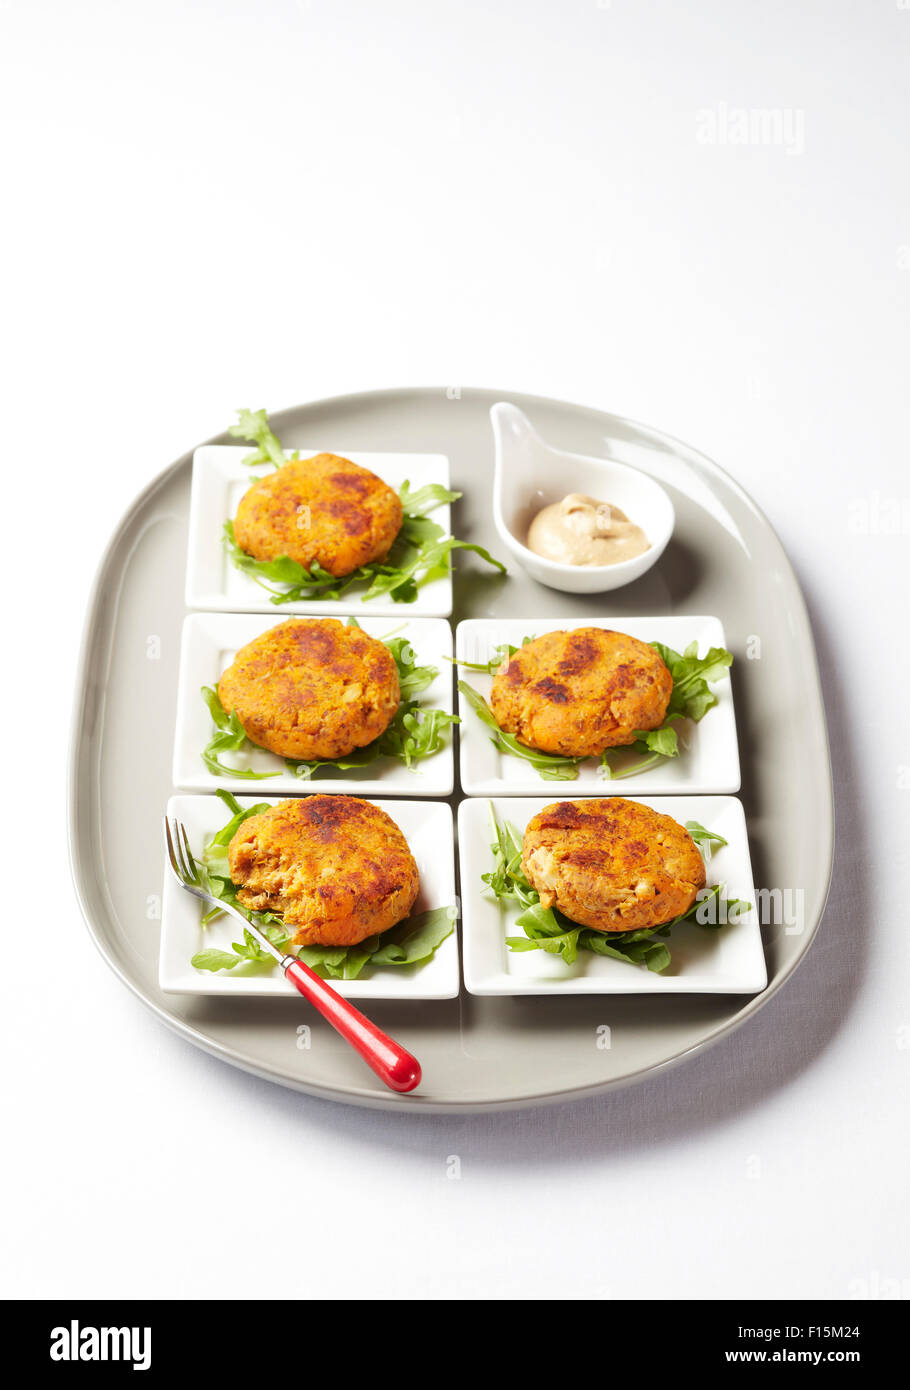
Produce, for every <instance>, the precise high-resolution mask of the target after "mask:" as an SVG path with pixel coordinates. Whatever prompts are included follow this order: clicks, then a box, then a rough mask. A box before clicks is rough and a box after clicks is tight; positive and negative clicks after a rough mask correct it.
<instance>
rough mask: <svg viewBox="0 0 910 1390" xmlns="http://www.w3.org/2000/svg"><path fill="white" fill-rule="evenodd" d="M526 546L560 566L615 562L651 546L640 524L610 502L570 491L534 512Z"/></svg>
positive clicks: (630, 557) (637, 553) (640, 552)
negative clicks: (559, 499)
mask: <svg viewBox="0 0 910 1390" xmlns="http://www.w3.org/2000/svg"><path fill="white" fill-rule="evenodd" d="M527 544H528V549H529V550H533V551H534V554H535V555H542V556H543V558H544V559H545V560H555V561H556V562H557V563H558V564H560V565H617V564H619V562H620V561H621V560H632V559H634V558H635V556H636V555H642V554H644V552H645V551H646V550H650V549H651V542H650V541H649V540H648V538H647V536H646V535H645V533H644V531H643V530H642V529H641V527H640V526H636V525H635V522H634V521H630V520H629V518H628V517H627V516H626V514H625V512H622V511H620V509H619V507H614V506H612V505H611V504H610V503H609V502H598V501H597V499H596V498H594V497H584V496H583V495H582V494H581V493H579V492H570V493H569V495H568V497H564V498H563V499H562V501H561V502H554V503H553V504H552V505H551V506H549V507H544V508H543V509H542V510H541V511H539V512H538V513H537V515H536V516H535V518H534V520H533V521H532V522H531V525H530V527H529V529H528V541H527Z"/></svg>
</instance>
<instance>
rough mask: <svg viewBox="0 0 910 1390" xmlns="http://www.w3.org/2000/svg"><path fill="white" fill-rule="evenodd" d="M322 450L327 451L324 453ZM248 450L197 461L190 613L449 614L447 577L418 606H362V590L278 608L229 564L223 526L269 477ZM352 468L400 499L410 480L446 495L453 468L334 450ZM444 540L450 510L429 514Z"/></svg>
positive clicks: (209, 453)
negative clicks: (250, 462) (253, 464)
mask: <svg viewBox="0 0 910 1390" xmlns="http://www.w3.org/2000/svg"><path fill="white" fill-rule="evenodd" d="M323 447H324V446H323ZM251 451H252V450H251V446H250V445H239V446H238V445H234V444H204V445H202V447H201V448H199V449H197V450H196V452H195V453H194V455H193V482H192V491H191V494H190V527H189V550H188V555H187V566H186V606H187V608H203V609H208V610H210V611H212V612H220V613H231V612H233V613H271V612H273V611H274V612H275V613H276V614H277V615H278V616H279V617H280V616H281V615H282V614H283V615H284V616H285V617H290V616H291V615H292V614H300V613H302V614H307V613H310V614H312V613H319V612H325V611H328V612H330V613H333V614H336V615H345V614H351V613H353V614H354V615H355V616H356V617H358V618H359V617H360V616H361V615H362V614H365V613H370V614H372V615H373V616H378V617H382V616H384V615H389V614H394V615H395V616H399V615H401V616H405V615H407V616H412V617H424V618H427V617H433V618H445V617H448V615H449V614H450V613H451V611H452V578H451V575H446V576H444V577H443V578H441V579H432V580H430V581H429V583H427V584H425V585H423V586H422V587H421V588H420V589H419V590H418V593H417V598H416V599H415V600H414V602H413V603H395V602H394V600H392V599H390V598H389V597H388V596H387V595H380V596H379V597H378V598H375V599H370V600H369V602H368V603H364V601H363V597H362V594H363V586H360V588H359V589H356V588H352V589H351V590H350V591H349V592H348V593H347V594H345V595H344V596H343V597H342V598H339V599H325V598H322V599H320V598H318V597H317V598H313V599H309V600H307V599H304V600H301V601H300V602H298V603H282V604H273V603H272V602H271V599H270V596H269V594H268V592H267V590H265V589H263V588H262V587H261V586H260V585H259V584H257V583H256V581H255V580H254V579H253V578H251V576H250V575H248V574H244V573H243V572H242V571H241V570H238V569H237V568H235V566H234V565H233V564H232V563H231V559H230V556H229V555H228V554H227V552H226V551H225V548H224V545H223V542H222V535H223V529H224V523H225V522H226V521H229V520H232V519H233V517H234V516H235V515H236V512H237V506H238V503H239V502H240V499H241V497H242V496H243V495H244V493H245V492H246V491H247V489H248V488H249V487H250V486H251V485H252V483H253V482H254V481H255V480H256V478H258V477H262V476H263V472H264V470H262V469H260V468H255V469H251V468H248V467H247V466H246V464H244V462H243V460H244V458H246V457H248V455H249V454H250V453H251ZM297 452H298V453H299V454H300V457H301V458H309V457H310V456H311V455H313V454H318V453H319V452H320V448H319V447H317V448H312V449H299V450H297ZM332 452H333V453H338V454H342V455H343V456H344V457H345V458H347V459H350V460H351V462H352V463H359V464H360V465H361V466H362V467H363V468H369V469H370V470H371V471H372V472H373V473H375V474H376V475H377V476H378V477H380V478H382V480H383V482H386V483H388V485H389V487H393V488H395V490H396V491H397V490H398V489H399V488H400V487H401V485H402V483H403V482H405V480H408V481H409V482H410V483H411V486H412V488H414V489H415V490H416V489H417V488H419V487H424V486H425V485H426V484H427V483H440V484H441V485H442V486H443V487H445V488H448V487H449V460H448V459H447V458H446V456H445V455H444V454H374V453H363V452H362V451H361V450H359V449H357V450H354V451H353V452H348V451H345V450H344V449H339V448H332ZM430 517H431V520H433V521H436V522H438V523H439V525H440V526H441V527H442V529H443V532H444V534H445V535H449V534H450V533H451V529H452V509H451V507H450V506H448V505H445V506H442V507H437V508H436V510H435V511H433V512H432V513H431V514H430Z"/></svg>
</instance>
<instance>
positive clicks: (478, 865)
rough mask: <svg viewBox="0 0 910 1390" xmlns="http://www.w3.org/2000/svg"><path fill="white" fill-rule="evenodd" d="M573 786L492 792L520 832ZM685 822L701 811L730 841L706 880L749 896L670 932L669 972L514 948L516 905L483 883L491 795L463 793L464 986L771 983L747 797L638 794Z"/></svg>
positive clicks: (693, 988) (488, 864)
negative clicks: (516, 793) (721, 915)
mask: <svg viewBox="0 0 910 1390" xmlns="http://www.w3.org/2000/svg"><path fill="white" fill-rule="evenodd" d="M576 799H579V798H578V797H577V796H575V795H566V794H565V792H563V794H562V795H561V796H550V797H535V798H526V797H521V798H509V797H497V798H493V799H492V805H493V808H494V810H495V812H496V816H497V819H498V820H499V822H500V824H501V823H502V822H503V821H504V820H508V821H511V822H512V824H513V825H514V826H515V827H516V828H517V830H518V831H519V833H520V834H523V833H524V831H525V828H526V827H527V824H528V821H529V820H530V819H531V817H532V816H534V815H536V814H537V812H538V811H542V810H543V808H544V807H545V806H549V805H550V804H552V802H553V801H556V800H561V801H568V800H576ZM631 799H634V800H635V801H640V802H641V803H642V804H643V805H645V806H650V807H651V808H652V809H653V810H655V811H659V812H661V813H662V814H663V815H668V816H672V817H673V818H674V820H677V821H679V822H680V823H681V824H683V823H684V822H685V821H687V820H696V821H699V822H700V823H701V824H702V825H704V826H705V827H706V828H707V829H708V830H712V831H714V832H715V833H716V834H718V835H722V836H723V838H724V839H725V840H726V841H727V842H728V843H727V844H726V845H725V846H724V847H723V848H721V849H716V850H715V851H714V853H713V855H712V856H711V860H710V862H709V864H708V866H707V876H708V885H709V886H710V885H711V884H715V883H725V884H726V889H725V896H726V897H730V898H739V899H741V900H743V901H744V902H748V903H751V904H752V909H751V910H750V911H749V912H748V913H745V914H744V915H743V917H742V918H741V919H740V920H739V921H737V922H736V923H735V924H734V923H729V924H728V925H726V926H724V927H721V928H718V929H717V930H714V929H708V928H704V927H700V926H698V925H696V924H694V923H685V924H684V925H682V926H680V927H678V928H675V929H674V930H673V932H672V934H671V935H670V936H669V937H668V938H667V941H666V944H667V945H668V946H669V948H670V952H671V955H672V961H671V964H670V966H669V967H668V969H667V970H666V971H665V972H664V973H663V974H660V975H658V974H654V973H652V972H651V971H649V970H647V969H645V968H644V967H643V966H636V965H630V964H626V963H625V962H623V961H619V960H610V959H608V958H607V957H604V956H598V955H595V954H594V953H593V952H591V951H579V953H578V958H577V960H576V962H575V964H574V965H567V964H566V963H565V961H564V960H563V959H562V958H561V957H560V956H556V955H548V954H547V953H546V952H545V951H512V950H510V949H509V947H508V946H507V945H506V937H507V936H520V935H521V934H522V933H521V928H519V927H515V926H514V925H513V923H514V920H515V918H516V917H517V916H518V915H519V912H520V909H518V908H517V907H514V906H503V907H501V906H500V904H499V903H498V902H497V901H496V899H495V898H494V897H492V895H490V894H489V893H488V891H487V889H486V885H485V884H483V883H482V882H481V874H485V873H489V871H490V869H491V868H492V867H493V854H492V850H491V844H492V842H493V830H492V826H491V821H490V804H491V801H490V799H488V798H486V797H484V798H477V799H476V800H475V799H469V800H466V801H463V802H462V803H461V805H460V806H459V808H458V850H459V857H460V862H461V901H462V912H463V920H462V941H463V952H464V979H465V987H466V989H467V990H468V992H469V993H470V994H757V993H758V992H759V990H762V989H764V988H765V985H766V984H767V983H768V976H767V967H766V965H765V955H764V950H763V947H762V940H761V927H760V924H759V919H758V912H757V905H756V899H755V885H754V882H753V878H752V861H751V858H750V855H749V840H748V836H747V833H746V818H745V814H744V812H743V808H742V804H741V803H740V802H739V801H738V800H737V799H736V797H733V796H673V797H643V796H639V797H634V798H631Z"/></svg>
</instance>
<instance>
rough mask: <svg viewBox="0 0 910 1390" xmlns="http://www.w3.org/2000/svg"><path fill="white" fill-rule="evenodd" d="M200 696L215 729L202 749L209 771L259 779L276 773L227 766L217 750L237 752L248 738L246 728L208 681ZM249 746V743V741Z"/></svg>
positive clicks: (222, 774)
mask: <svg viewBox="0 0 910 1390" xmlns="http://www.w3.org/2000/svg"><path fill="white" fill-rule="evenodd" d="M202 698H203V699H204V700H205V703H206V705H207V706H208V710H209V714H210V715H211V716H212V720H213V722H214V725H215V733H214V734H213V736H212V737H211V738H210V739H209V741H208V743H207V744H206V745H205V747H204V748H203V750H202V761H203V762H204V763H205V765H206V767H207V768H208V770H209V772H213V773H214V774H215V776H216V777H244V778H248V779H250V780H255V781H260V780H261V779H262V778H264V777H278V776H280V773H279V772H254V771H253V770H252V768H244V767H227V766H226V764H225V763H223V762H221V760H220V758H219V757H218V754H219V753H227V752H232V753H236V752H237V751H238V750H239V749H241V748H244V747H245V746H246V744H247V743H248V742H249V740H248V739H247V736H246V730H245V729H244V727H243V725H242V724H241V723H240V720H239V719H238V718H237V716H236V714H235V713H234V711H233V710H231V712H230V714H228V712H227V710H226V709H225V708H224V705H223V704H222V703H221V700H220V698H219V695H218V691H217V690H213V689H212V687H211V686H210V685H204V686H203V687H202ZM251 746H252V745H251Z"/></svg>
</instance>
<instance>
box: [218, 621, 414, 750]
mask: <svg viewBox="0 0 910 1390" xmlns="http://www.w3.org/2000/svg"><path fill="white" fill-rule="evenodd" d="M218 696H219V699H220V700H221V703H222V705H223V706H224V708H225V709H226V710H227V711H228V712H229V713H230V711H231V710H233V711H234V712H235V713H236V715H237V718H238V719H239V720H240V723H241V724H242V725H243V728H244V730H245V732H246V734H247V736H248V737H249V738H250V739H252V741H253V743H256V744H258V745H259V746H260V747H261V748H268V749H269V750H270V751H271V752H273V753H278V754H280V756H281V757H283V758H302V759H311V758H341V757H343V756H344V755H345V754H346V753H351V752H353V750H354V749H355V748H363V747H365V746H366V744H368V743H372V742H373V740H374V739H375V738H378V737H379V735H380V734H381V733H383V732H384V731H385V730H386V729H387V728H388V726H389V724H390V723H391V721H392V719H393V718H394V715H395V711H396V710H397V709H398V705H399V703H400V700H401V695H400V691H399V686H398V668H397V667H396V665H395V659H394V657H393V656H392V653H391V652H390V651H389V649H388V647H387V646H385V644H384V643H383V642H378V641H377V640H376V638H375V637H370V636H369V635H368V634H367V633H366V632H364V631H363V630H362V629H361V628H359V627H348V626H346V625H345V624H344V623H340V622H339V621H338V619H337V618H318V619H314V618H292V619H291V620H290V621H289V622H286V623H279V624H278V626H277V627H273V628H270V629H269V630H268V632H264V633H262V634H261V636H259V637H255V638H254V639H253V641H252V642H248V643H247V645H246V646H245V647H242V648H241V649H240V651H239V652H238V653H237V655H236V657H235V658H234V661H233V664H232V665H231V666H229V667H228V669H227V670H226V671H225V672H224V675H223V676H222V677H221V680H220V681H219V682H218Z"/></svg>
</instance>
